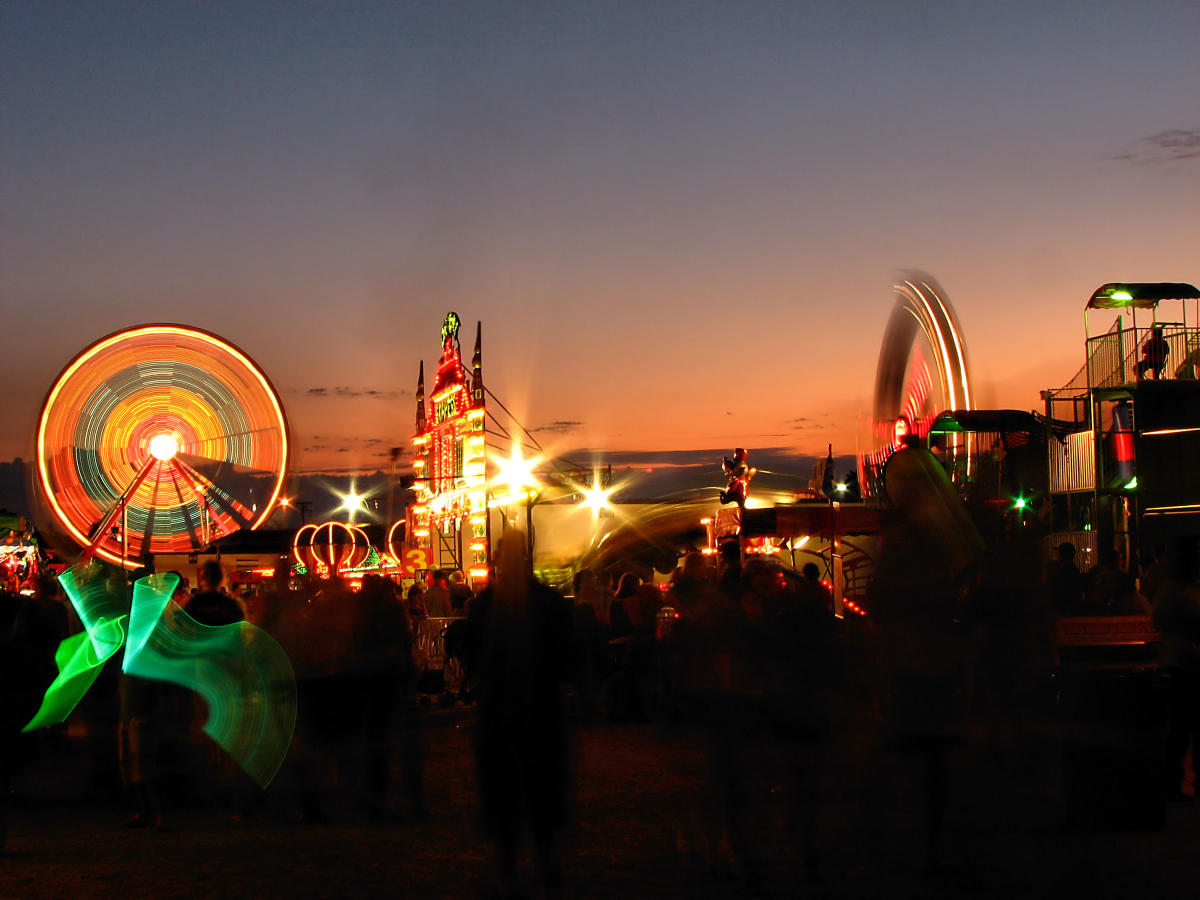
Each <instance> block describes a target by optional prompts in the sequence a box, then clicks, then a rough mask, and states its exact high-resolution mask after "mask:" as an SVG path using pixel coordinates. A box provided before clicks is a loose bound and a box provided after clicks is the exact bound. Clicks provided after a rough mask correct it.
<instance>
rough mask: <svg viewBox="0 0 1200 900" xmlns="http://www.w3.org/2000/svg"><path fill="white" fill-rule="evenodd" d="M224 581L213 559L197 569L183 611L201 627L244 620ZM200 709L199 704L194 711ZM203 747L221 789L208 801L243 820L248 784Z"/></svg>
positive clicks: (226, 759)
mask: <svg viewBox="0 0 1200 900" xmlns="http://www.w3.org/2000/svg"><path fill="white" fill-rule="evenodd" d="M224 579H225V573H224V571H223V570H222V569H221V564H220V563H219V562H217V561H216V560H211V559H210V560H209V561H208V562H206V563H204V564H203V565H202V566H200V568H199V570H198V571H197V572H196V582H197V584H198V586H199V590H198V591H197V592H196V593H194V594H192V595H191V596H190V597H189V598H188V599H187V602H186V603H185V604H184V607H183V611H184V612H186V613H187V614H188V615H189V616H191V617H192V618H193V619H195V620H196V621H197V622H199V623H200V624H201V625H208V626H210V627H217V626H222V625H235V624H237V623H238V622H243V621H245V619H246V611H245V609H243V607H242V605H241V603H239V602H238V600H237V599H236V598H235V597H231V596H230V595H229V594H227V593H225V591H223V590H221V583H222V581H224ZM202 706H203V705H202V704H198V705H197V711H199V709H200V708H201V707H202ZM205 746H206V747H208V748H209V754H208V755H209V769H210V771H211V772H213V777H214V778H215V779H216V781H217V783H218V786H219V788H220V790H217V791H215V792H213V791H212V790H211V789H210V793H209V799H210V800H211V799H214V798H215V799H217V802H218V803H219V804H221V805H224V806H226V807H227V810H228V814H229V816H230V818H232V819H235V820H239V819H242V818H244V817H245V815H246V813H247V810H248V804H249V797H250V782H249V781H248V780H247V779H246V777H245V773H243V772H242V771H241V770H240V769H239V768H238V767H237V766H236V764H234V763H233V761H232V760H231V759H230V758H229V756H228V755H226V754H225V753H223V752H221V751H219V750H217V749H215V747H214V746H213V745H208V744H207V743H206V745H205Z"/></svg>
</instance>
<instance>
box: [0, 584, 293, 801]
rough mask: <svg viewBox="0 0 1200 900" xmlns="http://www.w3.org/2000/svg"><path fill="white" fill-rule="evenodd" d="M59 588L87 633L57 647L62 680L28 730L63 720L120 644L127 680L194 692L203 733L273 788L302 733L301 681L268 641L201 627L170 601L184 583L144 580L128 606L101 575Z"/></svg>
mask: <svg viewBox="0 0 1200 900" xmlns="http://www.w3.org/2000/svg"><path fill="white" fill-rule="evenodd" d="M59 581H60V582H61V583H62V586H63V589H64V590H65V591H66V593H67V596H68V598H70V600H71V605H72V606H74V607H75V611H76V612H77V613H78V614H79V619H80V621H81V622H82V623H83V624H84V628H85V630H84V631H82V632H80V633H79V634H75V635H72V636H71V637H69V638H67V639H66V640H64V641H63V642H62V643H61V644H60V645H59V648H58V651H57V652H56V653H55V655H54V661H55V663H56V664H57V665H58V670H59V673H58V677H57V678H55V679H54V682H53V683H52V684H51V685H50V687H49V688H47V690H46V694H45V697H44V698H43V700H42V705H41V707H40V708H39V709H38V711H37V713H36V714H35V715H34V717H33V718H32V719H31V720H30V721H29V723H28V724H27V725H26V726H25V727H24V729H22V730H24V731H32V730H33V729H35V728H41V727H43V726H46V725H53V724H56V723H58V722H62V721H63V720H64V719H66V717H67V716H68V715H70V713H71V711H72V710H73V709H74V708H75V706H76V704H78V703H79V701H80V699H82V697H83V695H84V694H85V693H87V690H88V688H90V687H91V686H92V684H93V683H94V682H95V680H96V677H97V676H98V675H99V674H100V669H101V668H103V666H104V663H105V662H106V661H107V660H108V659H109V658H110V657H112V656H113V654H115V653H116V652H117V650H118V649H120V647H121V646H122V644H124V645H125V654H124V658H123V660H122V664H121V669H122V671H124V672H126V673H127V674H130V675H135V676H138V677H141V678H149V679H154V680H157V681H169V682H172V683H174V684H179V685H183V686H184V687H187V688H190V689H191V690H193V691H195V692H196V693H198V694H199V695H200V696H201V697H203V698H204V700H205V702H206V703H207V705H208V711H209V716H208V721H207V722H205V724H204V731H205V733H207V734H208V735H209V737H211V738H212V739H213V740H214V741H215V742H216V743H217V744H218V745H220V746H221V747H222V748H223V749H224V750H225V751H226V752H227V753H228V754H229V755H230V756H232V757H233V758H234V759H235V760H236V761H237V763H238V764H239V765H240V766H241V767H242V768H243V769H245V770H246V773H247V774H248V775H249V776H250V777H251V778H253V779H254V781H255V782H256V783H258V785H259V786H260V787H263V788H265V787H266V786H267V785H268V784H270V783H271V780H272V779H273V778H274V777H275V773H276V772H278V771H279V766H280V765H281V764H282V763H283V758H284V757H285V756H286V755H287V751H288V747H289V746H290V745H291V740H292V733H293V731H294V729H295V725H296V679H295V674H294V672H293V671H292V665H291V663H290V662H289V661H288V658H287V655H286V654H285V653H284V652H283V649H282V648H281V647H280V646H279V644H278V643H276V642H275V640H274V639H273V638H272V637H271V636H270V635H269V634H267V633H266V632H265V631H263V630H262V629H260V628H257V627H255V626H254V625H251V624H250V623H249V622H237V623H235V624H233V625H221V626H215V627H214V626H208V625H202V624H200V623H199V622H197V621H196V620H195V619H193V618H192V617H191V616H189V615H188V614H187V613H186V612H184V611H183V610H182V609H181V608H180V607H179V606H178V605H176V604H175V603H173V602H172V601H171V595H172V594H173V593H174V591H175V587H176V586H177V585H178V583H179V576H178V575H151V576H149V577H147V578H142V579H140V580H138V581H137V582H136V583H135V584H134V586H133V596H132V598H131V599H130V598H129V597H128V595H127V594H126V592H125V590H124V589H123V588H124V585H121V587H120V588H119V589H115V590H113V591H109V590H107V585H106V584H105V582H104V578H103V570H102V569H99V568H98V567H94V568H92V569H90V570H85V573H81V574H78V575H77V574H76V573H75V571H74V569H71V570H68V571H67V572H65V573H64V574H63V575H62V576H60V578H59ZM126 623H128V628H126Z"/></svg>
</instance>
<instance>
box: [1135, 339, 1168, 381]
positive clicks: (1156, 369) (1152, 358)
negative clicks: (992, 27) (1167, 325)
mask: <svg viewBox="0 0 1200 900" xmlns="http://www.w3.org/2000/svg"><path fill="white" fill-rule="evenodd" d="M1170 352H1171V345H1170V344H1168V343H1167V339H1166V338H1164V337H1163V330H1162V326H1161V325H1155V326H1154V329H1153V331H1152V332H1151V334H1150V337H1149V338H1147V339H1146V343H1144V344H1142V359H1141V361H1140V362H1139V363H1138V364H1137V365H1136V366H1135V367H1134V372H1135V373H1136V374H1137V377H1138V381H1141V380H1142V379H1143V378H1145V377H1146V375H1147V374H1153V375H1154V378H1155V380H1156V381H1157V380H1158V379H1159V378H1162V376H1163V370H1164V369H1165V368H1166V367H1167V355H1168V354H1169V353H1170Z"/></svg>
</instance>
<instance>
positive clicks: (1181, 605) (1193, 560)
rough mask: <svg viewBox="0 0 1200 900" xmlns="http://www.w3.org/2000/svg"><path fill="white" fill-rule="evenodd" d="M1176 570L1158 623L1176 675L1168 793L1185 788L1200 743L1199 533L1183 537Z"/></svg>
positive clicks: (1157, 612) (1161, 597) (1159, 605)
mask: <svg viewBox="0 0 1200 900" xmlns="http://www.w3.org/2000/svg"><path fill="white" fill-rule="evenodd" d="M1174 549H1175V552H1174V554H1173V559H1172V560H1171V570H1170V573H1169V574H1168V576H1167V578H1166V580H1165V581H1164V583H1163V584H1162V586H1161V587H1160V588H1159V590H1158V593H1157V594H1156V595H1155V603H1154V626H1155V627H1156V628H1157V629H1158V631H1159V633H1160V634H1161V635H1162V637H1163V651H1162V664H1163V668H1165V669H1166V671H1167V675H1168V677H1169V678H1170V689H1169V693H1168V700H1167V703H1168V727H1167V749H1166V763H1167V765H1166V781H1167V783H1166V789H1167V796H1168V797H1170V798H1172V799H1176V800H1183V799H1190V798H1189V797H1188V796H1187V795H1186V794H1184V792H1183V777H1184V767H1183V763H1184V758H1185V757H1186V756H1187V751H1188V745H1189V744H1190V745H1191V748H1192V759H1193V761H1194V760H1195V759H1196V755H1197V754H1196V751H1197V748H1198V747H1200V581H1198V580H1197V579H1200V545H1198V542H1197V538H1196V536H1195V535H1189V536H1188V537H1186V538H1183V539H1181V540H1180V541H1179V542H1178V544H1177V545H1176V547H1175V548H1174Z"/></svg>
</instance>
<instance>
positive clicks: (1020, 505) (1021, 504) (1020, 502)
mask: <svg viewBox="0 0 1200 900" xmlns="http://www.w3.org/2000/svg"><path fill="white" fill-rule="evenodd" d="M1013 507H1014V508H1016V509H1024V508H1025V498H1024V497H1018V498H1017V499H1016V500H1014V501H1013Z"/></svg>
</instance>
